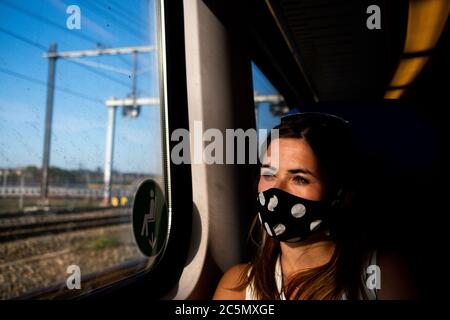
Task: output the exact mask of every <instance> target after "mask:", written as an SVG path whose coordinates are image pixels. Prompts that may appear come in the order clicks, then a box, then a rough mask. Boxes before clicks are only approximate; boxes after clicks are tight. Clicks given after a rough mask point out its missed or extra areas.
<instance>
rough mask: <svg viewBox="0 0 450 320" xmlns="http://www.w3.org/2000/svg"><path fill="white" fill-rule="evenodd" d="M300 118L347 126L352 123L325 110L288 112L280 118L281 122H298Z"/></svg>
mask: <svg viewBox="0 0 450 320" xmlns="http://www.w3.org/2000/svg"><path fill="white" fill-rule="evenodd" d="M299 120H316V121H320V122H323V123H327V124H340V125H345V126H348V125H349V124H350V123H349V121H347V120H345V119H343V118H341V117H339V116H336V115H333V114H329V113H324V112H298V113H293V114H288V115H286V116H283V117H281V119H280V121H281V123H289V122H296V121H299Z"/></svg>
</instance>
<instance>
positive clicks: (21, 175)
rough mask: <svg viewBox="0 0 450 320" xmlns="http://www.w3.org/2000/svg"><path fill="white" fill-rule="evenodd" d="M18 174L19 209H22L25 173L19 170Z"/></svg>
mask: <svg viewBox="0 0 450 320" xmlns="http://www.w3.org/2000/svg"><path fill="white" fill-rule="evenodd" d="M19 175H20V198H19V209H20V210H23V194H24V193H25V190H24V186H25V173H24V172H23V171H19Z"/></svg>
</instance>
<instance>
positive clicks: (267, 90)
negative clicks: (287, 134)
mask: <svg viewBox="0 0 450 320" xmlns="http://www.w3.org/2000/svg"><path fill="white" fill-rule="evenodd" d="M252 76H253V88H254V90H255V92H254V100H255V113H256V126H257V129H268V130H270V129H271V128H273V127H274V126H276V125H277V124H278V123H279V122H280V117H281V116H282V115H283V114H285V113H287V112H288V108H287V106H286V104H285V102H284V98H283V97H282V96H281V94H280V93H279V92H278V90H277V89H275V87H274V86H273V85H272V83H271V82H270V81H269V80H268V79H267V78H266V76H265V75H264V74H263V73H262V72H261V70H260V69H259V68H258V67H257V66H256V65H255V64H254V63H252Z"/></svg>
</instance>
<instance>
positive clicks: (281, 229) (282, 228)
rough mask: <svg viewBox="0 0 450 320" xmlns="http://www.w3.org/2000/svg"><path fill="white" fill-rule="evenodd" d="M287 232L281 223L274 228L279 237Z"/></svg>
mask: <svg viewBox="0 0 450 320" xmlns="http://www.w3.org/2000/svg"><path fill="white" fill-rule="evenodd" d="M285 230H286V227H285V226H284V224H281V223H279V224H277V225H276V226H275V227H273V231H274V232H275V234H276V235H277V236H279V235H280V234H282V233H283V232H284V231H285Z"/></svg>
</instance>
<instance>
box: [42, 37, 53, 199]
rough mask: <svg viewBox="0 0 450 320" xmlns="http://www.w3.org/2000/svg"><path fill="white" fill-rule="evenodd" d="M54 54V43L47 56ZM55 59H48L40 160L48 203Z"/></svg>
mask: <svg viewBox="0 0 450 320" xmlns="http://www.w3.org/2000/svg"><path fill="white" fill-rule="evenodd" d="M55 52H56V43H52V44H51V45H50V48H49V50H48V54H49V55H50V54H51V53H55ZM55 67H56V57H53V56H49V58H48V79H47V109H46V112H45V133H44V155H43V160H42V179H41V198H42V199H43V200H44V201H45V202H47V201H48V166H49V162H50V142H51V131H52V116H53V97H54V91H55Z"/></svg>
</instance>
